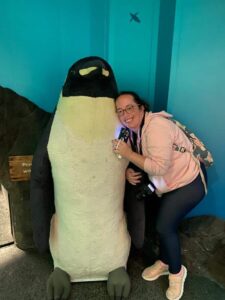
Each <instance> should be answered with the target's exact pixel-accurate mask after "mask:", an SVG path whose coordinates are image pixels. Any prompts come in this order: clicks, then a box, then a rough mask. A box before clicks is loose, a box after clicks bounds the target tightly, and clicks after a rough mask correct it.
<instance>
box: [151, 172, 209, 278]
mask: <svg viewBox="0 0 225 300" xmlns="http://www.w3.org/2000/svg"><path fill="white" fill-rule="evenodd" d="M202 170H203V172H204V174H205V177H206V173H205V169H204V167H202ZM206 181H207V178H206ZM204 196H205V190H204V186H203V183H202V180H201V177H200V175H198V177H197V178H196V179H195V180H194V181H193V182H191V183H190V184H188V185H186V186H184V187H181V188H179V189H177V190H174V191H171V192H169V193H165V194H164V195H163V196H162V197H161V198H160V199H159V201H160V204H159V211H158V215H157V219H156V231H157V232H158V234H159V242H160V260H162V261H163V262H164V263H166V264H168V265H169V272H170V273H173V274H176V273H178V272H179V271H180V269H181V248H180V241H179V236H178V233H177V229H178V226H179V224H180V222H181V220H182V219H183V218H184V216H185V215H187V213H189V212H190V211H191V210H192V209H193V208H194V207H195V206H196V205H197V204H198V203H199V202H200V201H201V200H202V199H203V197H204Z"/></svg>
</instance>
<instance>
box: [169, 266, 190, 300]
mask: <svg viewBox="0 0 225 300" xmlns="http://www.w3.org/2000/svg"><path fill="white" fill-rule="evenodd" d="M183 268H184V277H183V280H182V288H181V292H180V295H179V296H178V297H177V298H173V299H172V298H168V297H167V299H169V300H179V299H180V298H181V297H182V296H183V293H184V283H185V280H186V277H187V269H186V267H185V266H183Z"/></svg>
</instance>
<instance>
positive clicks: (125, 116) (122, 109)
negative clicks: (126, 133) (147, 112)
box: [116, 94, 144, 132]
mask: <svg viewBox="0 0 225 300" xmlns="http://www.w3.org/2000/svg"><path fill="white" fill-rule="evenodd" d="M116 112H117V115H118V117H119V120H120V122H121V123H122V124H123V125H125V126H126V127H128V128H130V129H131V130H133V131H134V132H137V131H138V129H139V127H140V125H141V121H142V119H143V116H144V107H143V106H141V105H138V104H137V103H136V102H135V101H134V98H133V96H132V95H129V94H124V95H121V96H119V97H118V98H117V99H116Z"/></svg>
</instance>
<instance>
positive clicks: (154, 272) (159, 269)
mask: <svg viewBox="0 0 225 300" xmlns="http://www.w3.org/2000/svg"><path fill="white" fill-rule="evenodd" d="M168 274H169V267H168V265H166V264H164V263H163V262H162V261H161V260H157V261H156V262H155V263H154V264H153V265H152V266H150V267H148V268H146V269H144V271H143V273H142V278H143V279H145V280H148V281H153V280H156V279H158V278H159V277H160V276H163V275H168Z"/></svg>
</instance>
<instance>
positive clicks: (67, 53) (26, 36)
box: [0, 0, 108, 111]
mask: <svg viewBox="0 0 225 300" xmlns="http://www.w3.org/2000/svg"><path fill="white" fill-rule="evenodd" d="M107 5H108V1H107V0H96V1H91V0H76V1H73V0H66V1H64V2H62V1H59V0H48V1H43V0H41V1H29V0H8V1H3V3H1V12H2V13H1V18H0V41H1V44H0V66H1V67H0V84H1V85H2V86H5V87H9V88H11V89H13V90H15V91H16V92H17V93H20V94H21V95H23V96H25V97H28V98H29V99H30V100H32V101H33V102H35V103H36V104H38V105H39V106H41V107H42V108H44V109H46V110H48V111H52V110H53V109H54V107H55V103H56V102H57V101H58V98H59V93H60V91H61V87H62V84H63V82H64V80H65V77H66V74H67V71H68V68H69V67H70V66H71V64H73V63H74V62H75V61H76V60H78V59H80V58H82V57H84V56H88V55H99V56H102V57H104V56H105V55H106V53H105V52H106V50H107V49H106V46H105V45H104V43H105V39H104V36H105V35H106V33H105V32H104V28H105V27H104V26H103V25H104V24H105V23H106V19H108V10H107Z"/></svg>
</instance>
